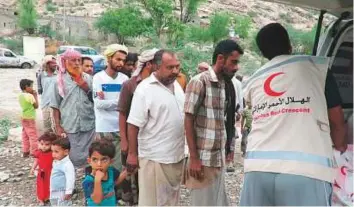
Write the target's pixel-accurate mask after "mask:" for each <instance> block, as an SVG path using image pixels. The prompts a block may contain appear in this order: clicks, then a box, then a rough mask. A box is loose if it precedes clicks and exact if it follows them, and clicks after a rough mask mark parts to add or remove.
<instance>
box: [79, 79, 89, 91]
mask: <svg viewBox="0 0 354 207" xmlns="http://www.w3.org/2000/svg"><path fill="white" fill-rule="evenodd" d="M75 82H76V84H77V85H78V86H79V87H80V88H81V89H82V90H84V91H86V92H87V91H89V90H90V87H89V86H88V84H87V82H86V81H85V80H84V79H83V78H82V77H80V79H75Z"/></svg>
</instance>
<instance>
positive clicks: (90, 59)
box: [81, 57, 93, 64]
mask: <svg viewBox="0 0 354 207" xmlns="http://www.w3.org/2000/svg"><path fill="white" fill-rule="evenodd" d="M85 60H89V61H91V62H92V64H93V60H92V58H90V57H82V58H81V63H82V64H84V61H85Z"/></svg>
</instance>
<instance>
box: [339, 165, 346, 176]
mask: <svg viewBox="0 0 354 207" xmlns="http://www.w3.org/2000/svg"><path fill="white" fill-rule="evenodd" d="M346 168H347V167H346V166H343V167H341V168H340V172H341V173H342V175H347V172H346V171H345V169H346Z"/></svg>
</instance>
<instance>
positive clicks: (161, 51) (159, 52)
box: [152, 49, 176, 65]
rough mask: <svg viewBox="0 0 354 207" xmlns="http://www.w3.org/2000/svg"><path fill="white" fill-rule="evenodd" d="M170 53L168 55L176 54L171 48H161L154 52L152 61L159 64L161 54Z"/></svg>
mask: <svg viewBox="0 0 354 207" xmlns="http://www.w3.org/2000/svg"><path fill="white" fill-rule="evenodd" d="M165 53H167V54H170V55H176V54H175V53H174V52H172V51H171V50H165V49H162V50H159V51H157V52H156V53H155V55H154V59H153V60H152V63H154V64H156V65H161V63H162V56H163V54H165Z"/></svg>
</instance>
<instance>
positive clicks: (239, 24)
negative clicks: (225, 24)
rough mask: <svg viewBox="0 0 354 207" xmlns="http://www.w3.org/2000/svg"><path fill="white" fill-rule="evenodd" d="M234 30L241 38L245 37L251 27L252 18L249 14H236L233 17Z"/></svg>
mask: <svg viewBox="0 0 354 207" xmlns="http://www.w3.org/2000/svg"><path fill="white" fill-rule="evenodd" d="M234 24H235V27H234V29H235V31H236V34H238V35H239V36H240V37H241V38H244V39H245V38H247V37H248V35H249V31H250V29H251V28H252V19H251V18H250V17H249V16H241V15H236V16H235V17H234Z"/></svg>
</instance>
